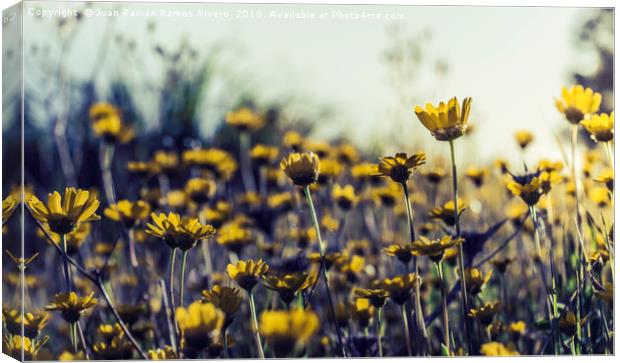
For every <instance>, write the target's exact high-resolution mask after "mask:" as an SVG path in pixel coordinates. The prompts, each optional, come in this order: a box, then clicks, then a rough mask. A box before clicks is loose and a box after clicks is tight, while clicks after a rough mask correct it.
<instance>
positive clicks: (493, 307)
mask: <svg viewBox="0 0 620 363" xmlns="http://www.w3.org/2000/svg"><path fill="white" fill-rule="evenodd" d="M501 306H502V304H501V303H500V302H494V303H487V304H485V305H484V306H481V307H479V308H477V309H470V310H469V316H471V317H472V318H476V319H478V320H479V321H480V323H481V324H482V325H484V326H487V325H489V324H491V323H492V322H493V317H494V316H495V314H496V313H497V312H498V311H499V309H500V308H501Z"/></svg>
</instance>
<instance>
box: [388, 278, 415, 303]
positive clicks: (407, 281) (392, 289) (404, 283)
mask: <svg viewBox="0 0 620 363" xmlns="http://www.w3.org/2000/svg"><path fill="white" fill-rule="evenodd" d="M417 279H418V277H417V275H416V274H414V273H410V274H407V275H402V276H395V277H393V278H385V279H383V281H382V283H381V284H382V286H383V288H384V289H385V290H386V291H387V292H388V294H389V295H390V299H391V300H392V301H394V302H395V303H396V304H398V305H402V304H404V303H405V302H406V301H407V300H408V299H409V297H410V295H411V290H412V289H413V288H414V286H415V284H416V283H417Z"/></svg>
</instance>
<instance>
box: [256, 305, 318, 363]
mask: <svg viewBox="0 0 620 363" xmlns="http://www.w3.org/2000/svg"><path fill="white" fill-rule="evenodd" d="M319 327H320V320H319V317H318V315H317V314H316V313H314V312H312V311H306V310H302V309H298V308H295V309H292V310H290V311H280V310H272V311H264V312H263V313H262V314H261V316H260V322H259V331H260V334H261V335H262V336H264V337H265V340H266V341H267V344H268V345H269V347H270V348H271V349H272V350H273V352H274V354H275V356H276V357H288V356H289V355H291V353H293V352H294V351H295V350H297V349H298V348H300V347H303V346H304V345H306V343H308V341H309V340H310V338H312V336H313V335H314V334H315V333H316V332H317V331H318V330H319Z"/></svg>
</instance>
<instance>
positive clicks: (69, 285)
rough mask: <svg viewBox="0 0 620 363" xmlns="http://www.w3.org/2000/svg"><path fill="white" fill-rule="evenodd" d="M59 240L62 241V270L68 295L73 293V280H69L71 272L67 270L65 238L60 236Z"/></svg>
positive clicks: (62, 235)
mask: <svg viewBox="0 0 620 363" xmlns="http://www.w3.org/2000/svg"><path fill="white" fill-rule="evenodd" d="M60 240H61V241H62V251H63V253H64V256H62V268H63V272H64V274H65V282H66V285H67V294H68V293H70V292H71V291H73V279H72V278H71V270H70V269H69V261H68V260H67V236H66V235H64V234H61V235H60Z"/></svg>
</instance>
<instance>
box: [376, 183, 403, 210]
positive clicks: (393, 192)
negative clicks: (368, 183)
mask: <svg viewBox="0 0 620 363" xmlns="http://www.w3.org/2000/svg"><path fill="white" fill-rule="evenodd" d="M371 196H372V199H373V200H374V202H375V204H377V205H383V206H385V207H394V206H395V205H396V203H397V202H398V201H399V200H402V197H403V190H402V187H401V186H400V185H398V184H397V183H388V185H386V186H383V187H376V188H373V189H372V191H371Z"/></svg>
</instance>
